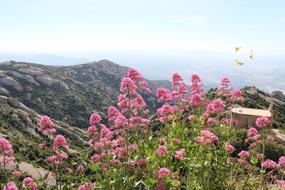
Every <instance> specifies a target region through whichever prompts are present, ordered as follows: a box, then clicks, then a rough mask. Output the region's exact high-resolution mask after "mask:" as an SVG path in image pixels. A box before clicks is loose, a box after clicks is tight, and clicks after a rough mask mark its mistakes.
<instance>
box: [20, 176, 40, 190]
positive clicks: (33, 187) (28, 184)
mask: <svg viewBox="0 0 285 190" xmlns="http://www.w3.org/2000/svg"><path fill="white" fill-rule="evenodd" d="M23 187H24V188H25V187H30V189H31V190H36V189H37V188H38V186H37V184H36V183H34V180H33V178H31V177H26V178H25V179H24V180H23Z"/></svg>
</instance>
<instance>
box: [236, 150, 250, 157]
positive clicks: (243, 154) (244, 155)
mask: <svg viewBox="0 0 285 190" xmlns="http://www.w3.org/2000/svg"><path fill="white" fill-rule="evenodd" d="M238 156H239V157H240V158H248V157H249V152H248V151H245V150H242V151H240V153H238Z"/></svg>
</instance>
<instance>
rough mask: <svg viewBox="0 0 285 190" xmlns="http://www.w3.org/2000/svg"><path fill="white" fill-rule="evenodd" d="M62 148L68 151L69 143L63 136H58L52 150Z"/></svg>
mask: <svg viewBox="0 0 285 190" xmlns="http://www.w3.org/2000/svg"><path fill="white" fill-rule="evenodd" d="M61 147H62V148H64V149H65V150H67V149H68V145H67V142H66V140H65V138H64V136H62V135H57V136H56V137H55V138H54V140H53V145H52V148H53V149H54V150H56V149H59V148H61Z"/></svg>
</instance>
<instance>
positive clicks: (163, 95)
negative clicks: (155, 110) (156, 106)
mask: <svg viewBox="0 0 285 190" xmlns="http://www.w3.org/2000/svg"><path fill="white" fill-rule="evenodd" d="M156 97H157V101H158V102H170V101H172V100H173V98H172V94H171V92H170V91H169V90H168V89H166V88H158V89H157V90H156Z"/></svg>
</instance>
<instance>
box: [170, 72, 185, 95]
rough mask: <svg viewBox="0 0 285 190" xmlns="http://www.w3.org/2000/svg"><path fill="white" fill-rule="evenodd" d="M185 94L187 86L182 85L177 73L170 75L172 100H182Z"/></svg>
mask: <svg viewBox="0 0 285 190" xmlns="http://www.w3.org/2000/svg"><path fill="white" fill-rule="evenodd" d="M187 92H188V89H187V85H186V84H185V83H184V81H183V78H182V77H181V76H180V75H179V74H178V73H174V74H173V75H172V98H173V99H179V98H181V100H183V99H184V96H185V94H186V93H187Z"/></svg>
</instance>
